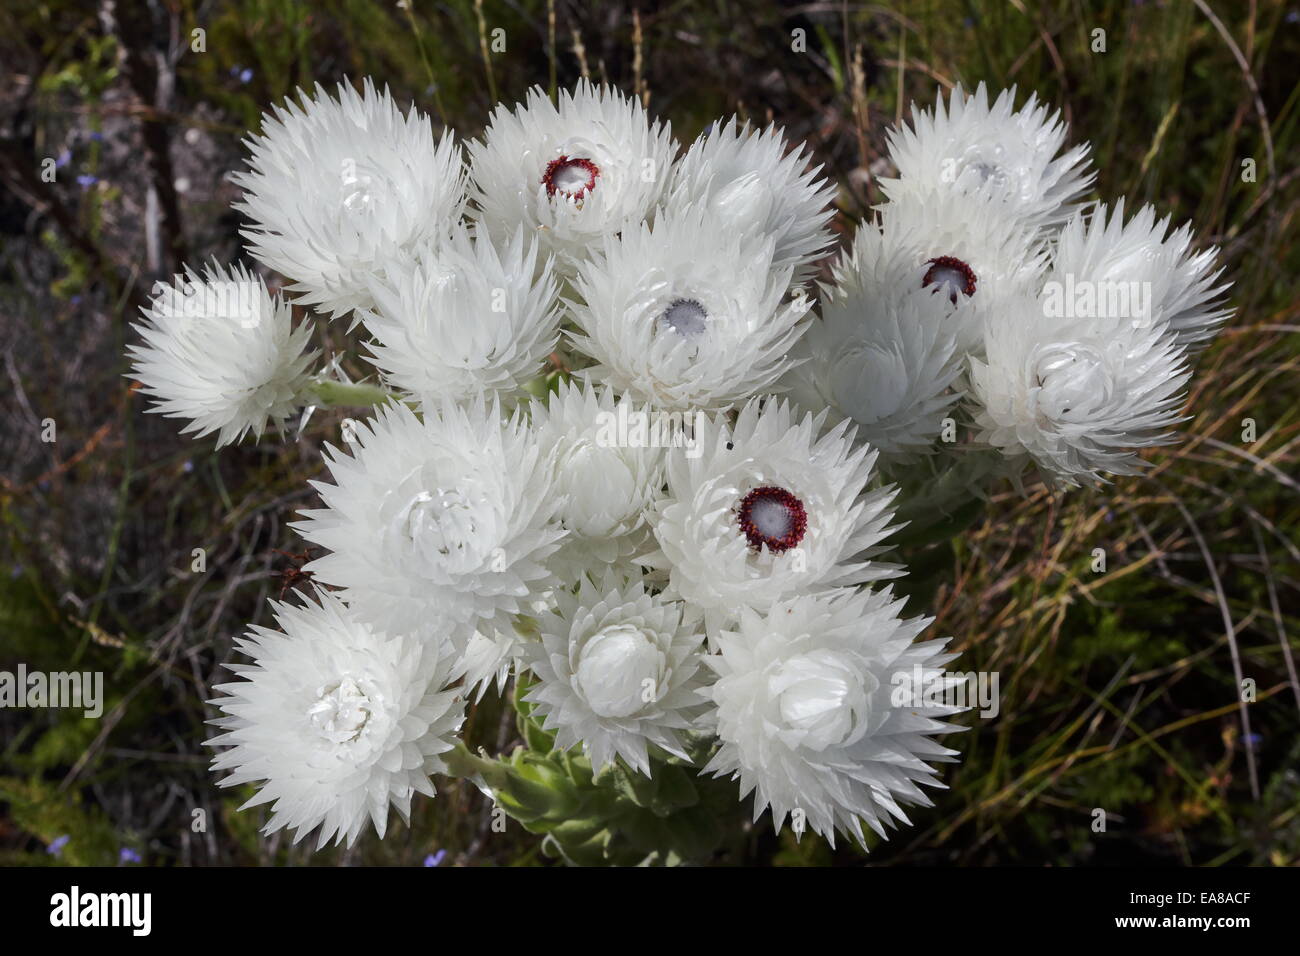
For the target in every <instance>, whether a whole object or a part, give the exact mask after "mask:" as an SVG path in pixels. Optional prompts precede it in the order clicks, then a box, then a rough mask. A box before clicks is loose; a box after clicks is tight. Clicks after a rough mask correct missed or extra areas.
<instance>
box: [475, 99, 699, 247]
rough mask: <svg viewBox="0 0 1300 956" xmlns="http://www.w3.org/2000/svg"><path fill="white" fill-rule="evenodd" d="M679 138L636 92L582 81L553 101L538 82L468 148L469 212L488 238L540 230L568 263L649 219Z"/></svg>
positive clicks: (498, 114)
mask: <svg viewBox="0 0 1300 956" xmlns="http://www.w3.org/2000/svg"><path fill="white" fill-rule="evenodd" d="M676 151H677V144H676V143H675V142H674V141H673V138H672V133H671V130H670V128H669V127H668V126H667V125H661V124H659V123H658V122H654V123H652V122H651V121H650V119H649V117H648V116H647V115H646V112H645V110H644V109H643V108H642V106H641V104H640V102H639V101H638V100H637V99H636V98H635V97H627V96H623V95H622V94H621V93H619V92H618V91H617V90H613V89H610V88H609V87H604V86H601V87H597V86H594V85H592V84H591V83H590V82H588V81H586V80H582V81H580V82H579V83H578V85H577V87H576V88H575V89H574V90H573V91H572V92H568V91H563V92H561V93H560V97H559V102H558V104H552V103H551V101H550V99H549V98H548V97H547V95H546V92H545V91H544V90H542V88H541V87H534V88H533V89H532V90H530V91H529V92H528V97H527V100H526V101H525V102H524V103H522V104H520V105H518V106H517V107H516V108H515V109H514V110H510V109H508V108H507V107H506V106H504V105H500V106H498V107H497V108H496V110H495V111H494V112H493V113H492V116H491V119H490V121H489V123H488V128H487V131H486V132H485V133H484V134H483V139H482V141H476V142H474V143H471V144H470V146H469V154H470V177H471V180H472V183H473V196H474V205H475V209H474V210H473V215H475V216H476V217H477V218H478V219H479V221H481V222H482V223H483V224H484V225H485V226H486V227H487V228H488V229H489V230H490V231H491V233H492V234H493V235H494V236H498V237H499V236H502V235H505V236H509V235H513V234H514V232H515V230H516V229H518V228H519V227H520V226H522V227H523V228H524V229H525V230H526V231H527V232H529V233H533V232H537V233H538V234H539V235H540V236H541V237H542V239H543V241H544V242H545V243H547V245H548V247H549V248H550V249H551V250H553V251H555V252H556V253H557V254H558V255H559V256H560V264H561V265H562V266H563V267H564V268H565V269H566V271H568V270H571V269H572V267H573V266H574V265H575V264H576V263H577V262H579V261H581V260H582V259H583V258H585V256H586V253H587V250H588V248H589V247H590V246H591V245H592V244H594V243H596V242H598V241H599V240H600V239H601V238H602V237H604V236H607V235H609V234H611V233H614V232H617V231H618V230H620V229H622V228H624V226H625V225H626V224H627V223H635V222H640V221H641V220H642V219H643V218H645V217H646V216H648V215H650V214H651V212H652V210H653V208H654V206H655V203H656V202H658V200H659V196H660V194H661V193H662V192H663V189H664V186H665V184H666V183H667V181H668V175H669V171H670V167H671V165H672V160H673V156H674V154H675V153H676Z"/></svg>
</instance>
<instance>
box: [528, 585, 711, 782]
mask: <svg viewBox="0 0 1300 956" xmlns="http://www.w3.org/2000/svg"><path fill="white" fill-rule="evenodd" d="M683 611H684V608H683V605H682V604H681V603H679V602H673V601H668V600H665V599H664V598H662V597H660V596H657V595H651V594H649V593H647V591H646V590H645V587H644V585H643V584H642V582H641V581H640V580H638V579H636V578H632V579H629V580H626V581H622V580H619V578H618V577H617V576H616V575H615V574H614V573H606V574H604V575H603V576H602V577H599V578H594V577H593V578H588V577H585V576H584V577H583V578H582V579H580V583H579V586H578V590H577V593H576V594H575V593H572V592H570V591H568V590H560V591H558V592H557V594H556V606H555V610H554V612H548V613H546V614H543V615H541V617H540V618H539V619H538V629H539V631H540V634H541V636H540V638H539V639H538V640H536V641H532V642H529V643H528V644H526V645H525V653H526V654H527V660H528V663H529V665H530V666H531V668H532V670H533V673H534V674H536V675H537V678H538V680H539V683H538V684H537V686H536V687H534V688H533V689H532V690H531V691H530V692H529V694H528V700H529V701H531V702H532V703H533V705H534V707H535V708H536V713H537V714H538V716H540V717H541V718H542V726H543V727H544V728H546V729H548V730H553V731H554V732H555V743H556V746H558V747H559V748H561V749H568V748H569V747H573V746H576V745H578V744H581V745H582V749H583V751H584V752H585V753H586V754H587V756H588V757H589V758H590V759H591V765H592V767H593V768H594V769H596V770H598V771H599V770H600V769H601V768H603V767H605V766H607V765H609V764H611V763H613V762H614V759H615V758H616V757H621V758H623V761H624V762H625V763H626V764H627V765H628V766H629V767H631V768H632V769H633V770H639V771H640V772H641V773H645V774H648V773H649V772H650V758H649V751H648V748H649V747H650V746H651V745H653V746H656V747H659V748H660V749H662V750H664V751H667V752H668V753H670V754H674V755H676V756H679V757H685V756H686V754H685V752H684V751H683V749H682V741H681V737H680V733H681V732H682V731H685V730H689V729H690V728H691V727H692V726H693V719H694V717H695V715H696V714H698V712H699V711H700V710H702V709H703V705H704V698H703V697H702V696H701V694H700V687H701V686H702V683H703V676H704V675H703V673H702V671H703V669H702V667H701V663H702V662H701V651H702V649H703V636H702V634H701V631H700V628H699V621H698V617H696V618H692V617H690V616H688V615H684V613H683Z"/></svg>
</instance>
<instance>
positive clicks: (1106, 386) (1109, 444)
mask: <svg viewBox="0 0 1300 956" xmlns="http://www.w3.org/2000/svg"><path fill="white" fill-rule="evenodd" d="M985 352H986V358H985V360H984V361H980V360H978V359H976V360H972V363H971V384H972V395H973V397H974V398H975V400H976V401H977V402H978V403H979V404H978V407H977V409H976V414H975V423H976V425H977V426H978V427H979V435H978V438H979V439H980V440H982V441H984V442H986V443H988V444H990V445H992V446H994V447H996V448H999V449H1001V450H1002V452H1003V453H1004V454H1005V455H1007V456H1008V457H1009V458H1011V459H1013V460H1023V458H1024V456H1026V455H1027V456H1029V457H1031V458H1032V459H1033V460H1034V461H1035V462H1037V464H1038V466H1039V468H1040V469H1041V470H1042V471H1043V472H1044V474H1045V475H1046V477H1048V478H1049V479H1050V480H1053V481H1055V482H1056V483H1058V484H1063V485H1077V484H1079V483H1080V481H1081V480H1082V481H1090V482H1095V481H1098V480H1101V476H1102V475H1103V474H1106V473H1109V474H1116V475H1131V474H1136V473H1137V472H1138V470H1139V469H1140V468H1141V467H1142V464H1143V462H1142V461H1141V459H1140V458H1139V457H1138V453H1139V452H1140V451H1141V449H1143V448H1145V447H1149V446H1152V445H1164V444H1169V443H1170V442H1172V441H1173V440H1174V436H1173V434H1172V433H1171V432H1170V431H1169V429H1171V428H1172V427H1173V426H1174V425H1175V424H1177V422H1178V421H1179V420H1180V418H1179V400H1180V397H1181V392H1182V387H1183V385H1184V384H1186V382H1187V380H1188V378H1189V377H1190V374H1191V373H1190V372H1189V371H1188V369H1187V366H1186V363H1185V360H1184V354H1183V352H1182V351H1181V350H1180V349H1179V348H1178V347H1177V344H1176V342H1175V340H1174V337H1173V336H1172V335H1170V334H1169V333H1168V330H1167V328H1166V327H1165V326H1164V325H1156V326H1144V327H1140V328H1136V329H1129V330H1124V331H1117V330H1116V329H1115V328H1114V326H1113V325H1112V324H1111V323H1109V322H1101V323H1091V324H1090V323H1089V322H1088V321H1087V320H1083V321H1081V320H1079V319H1078V318H1074V317H1063V318H1058V317H1051V316H1044V315H1043V313H1042V304H1041V303H1040V302H1038V301H1036V300H1034V299H1025V300H1021V301H1018V302H1017V303H1016V305H1015V307H1014V308H1013V309H1011V310H1009V311H1008V312H1006V313H1005V314H1004V315H1003V316H1001V317H1000V318H999V319H998V321H996V322H994V323H993V324H992V325H991V326H990V329H989V334H988V339H987V344H986V348H985Z"/></svg>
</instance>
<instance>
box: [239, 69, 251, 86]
mask: <svg viewBox="0 0 1300 956" xmlns="http://www.w3.org/2000/svg"><path fill="white" fill-rule="evenodd" d="M252 79H253V71H252V70H247V69H245V70H240V71H239V82H240V83H248V82H249V81H250V80H252Z"/></svg>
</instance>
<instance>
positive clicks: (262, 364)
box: [126, 263, 317, 447]
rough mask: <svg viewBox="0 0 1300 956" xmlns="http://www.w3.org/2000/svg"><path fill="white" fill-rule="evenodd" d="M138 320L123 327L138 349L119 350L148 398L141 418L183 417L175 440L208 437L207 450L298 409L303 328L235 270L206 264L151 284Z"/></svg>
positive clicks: (304, 355) (306, 356)
mask: <svg viewBox="0 0 1300 956" xmlns="http://www.w3.org/2000/svg"><path fill="white" fill-rule="evenodd" d="M155 292H156V294H155V296H154V298H153V300H152V301H151V302H150V304H149V307H148V308H146V309H144V310H143V315H144V321H143V322H140V323H137V324H135V325H134V326H133V328H134V329H135V330H136V331H137V332H139V333H140V337H141V338H142V339H143V340H144V344H143V345H128V346H127V349H126V351H127V355H128V356H129V357H130V358H131V360H132V363H133V364H132V369H131V374H132V375H134V376H135V377H136V378H138V379H139V380H140V383H141V385H142V388H141V391H143V392H144V393H145V394H146V395H148V396H150V397H152V398H153V399H154V404H153V407H152V408H150V409H149V411H151V412H157V413H159V414H162V415H166V416H167V417H168V418H185V419H189V424H187V425H186V426H185V427H184V428H182V429H181V434H189V433H191V432H193V433H195V437H196V438H202V437H204V436H205V435H209V434H211V433H212V432H216V433H217V447H221V446H222V445H228V444H230V443H231V442H235V441H238V440H239V439H241V438H242V437H243V436H244V435H245V434H247V433H248V432H252V433H253V434H254V435H255V436H257V437H259V438H260V437H261V435H262V432H263V431H264V430H265V429H266V425H267V423H268V422H279V421H282V420H284V419H285V418H288V417H289V416H290V415H292V414H293V413H294V411H295V410H296V409H297V408H298V407H299V406H300V405H301V404H302V400H301V399H300V397H299V396H300V395H301V394H302V393H303V391H304V390H305V389H306V388H307V386H308V383H309V382H308V376H307V371H306V370H307V366H308V365H309V364H311V361H312V360H313V359H314V358H315V357H316V355H317V353H316V352H314V351H313V352H305V351H304V349H305V348H306V347H307V343H308V341H309V340H310V338H311V326H310V324H309V323H307V322H302V323H300V324H299V325H298V327H297V328H296V329H295V328H293V324H292V317H293V310H292V309H291V308H290V307H289V305H288V304H286V303H285V302H284V301H283V300H281V299H280V297H279V296H273V295H271V294H270V293H269V292H267V290H266V286H265V285H264V284H263V282H262V280H261V279H259V278H257V277H256V276H254V275H252V274H251V273H249V271H248V270H247V269H245V268H243V267H242V266H234V267H232V268H230V269H223V268H221V267H220V266H218V265H216V264H215V263H213V264H212V265H209V266H208V267H207V268H206V269H205V270H204V272H203V274H202V275H199V274H197V273H195V272H194V271H193V270H187V271H186V273H185V275H184V276H177V277H176V278H175V280H174V281H173V282H172V284H171V285H164V284H161V283H160V284H159V286H158V287H157V288H156V290H155Z"/></svg>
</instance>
